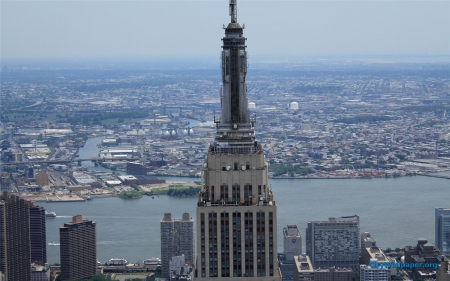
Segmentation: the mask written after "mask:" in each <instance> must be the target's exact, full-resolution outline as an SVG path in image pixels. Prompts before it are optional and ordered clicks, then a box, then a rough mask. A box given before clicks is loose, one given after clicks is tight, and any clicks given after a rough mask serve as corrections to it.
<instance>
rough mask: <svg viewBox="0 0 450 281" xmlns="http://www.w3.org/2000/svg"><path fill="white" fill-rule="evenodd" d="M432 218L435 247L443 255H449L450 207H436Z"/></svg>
mask: <svg viewBox="0 0 450 281" xmlns="http://www.w3.org/2000/svg"><path fill="white" fill-rule="evenodd" d="M434 218H435V223H434V227H435V229H434V233H435V234H434V235H435V243H436V248H438V249H439V250H441V253H442V254H443V255H450V208H436V209H435V217H434Z"/></svg>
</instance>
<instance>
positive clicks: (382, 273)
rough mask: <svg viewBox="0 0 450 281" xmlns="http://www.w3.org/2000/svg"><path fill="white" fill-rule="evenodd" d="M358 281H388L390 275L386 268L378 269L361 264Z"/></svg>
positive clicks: (378, 267) (377, 267)
mask: <svg viewBox="0 0 450 281" xmlns="http://www.w3.org/2000/svg"><path fill="white" fill-rule="evenodd" d="M375 262H376V260H375ZM359 280H360V281H390V280H391V274H390V269H389V268H388V267H380V266H374V267H371V266H370V265H365V264H362V265H361V266H360V272H359Z"/></svg>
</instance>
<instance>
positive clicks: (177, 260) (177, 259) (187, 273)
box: [169, 255, 192, 281]
mask: <svg viewBox="0 0 450 281" xmlns="http://www.w3.org/2000/svg"><path fill="white" fill-rule="evenodd" d="M169 274H170V281H173V280H191V279H192V265H189V264H186V260H185V259H184V255H181V256H174V257H172V259H171V260H170V261H169Z"/></svg>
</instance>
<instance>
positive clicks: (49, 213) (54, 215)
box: [45, 211, 56, 218]
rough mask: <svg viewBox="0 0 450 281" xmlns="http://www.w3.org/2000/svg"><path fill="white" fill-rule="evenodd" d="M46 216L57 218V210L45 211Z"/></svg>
mask: <svg viewBox="0 0 450 281" xmlns="http://www.w3.org/2000/svg"><path fill="white" fill-rule="evenodd" d="M45 217H46V218H56V213H55V212H47V211H45Z"/></svg>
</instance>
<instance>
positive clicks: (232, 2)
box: [230, 0, 237, 23]
mask: <svg viewBox="0 0 450 281" xmlns="http://www.w3.org/2000/svg"><path fill="white" fill-rule="evenodd" d="M230 16H231V22H232V23H237V4H236V0H230Z"/></svg>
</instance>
